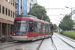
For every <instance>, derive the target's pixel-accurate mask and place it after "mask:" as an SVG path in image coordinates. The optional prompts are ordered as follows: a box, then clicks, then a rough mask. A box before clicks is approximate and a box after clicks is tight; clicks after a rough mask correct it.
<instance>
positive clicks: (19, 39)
mask: <svg viewBox="0 0 75 50" xmlns="http://www.w3.org/2000/svg"><path fill="white" fill-rule="evenodd" d="M27 38H28V36H12V39H13V40H16V41H26V40H27Z"/></svg>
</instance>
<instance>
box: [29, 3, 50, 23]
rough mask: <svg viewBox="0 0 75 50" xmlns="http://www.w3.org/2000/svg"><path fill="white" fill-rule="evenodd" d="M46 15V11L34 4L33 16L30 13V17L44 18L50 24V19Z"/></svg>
mask: <svg viewBox="0 0 75 50" xmlns="http://www.w3.org/2000/svg"><path fill="white" fill-rule="evenodd" d="M46 13H47V11H46V9H45V8H44V7H42V6H40V5H38V4H34V6H33V7H32V8H31V14H30V11H29V12H28V14H29V15H33V16H36V17H37V18H38V19H42V18H43V19H42V20H44V21H48V22H50V19H49V17H48V16H47V15H46Z"/></svg>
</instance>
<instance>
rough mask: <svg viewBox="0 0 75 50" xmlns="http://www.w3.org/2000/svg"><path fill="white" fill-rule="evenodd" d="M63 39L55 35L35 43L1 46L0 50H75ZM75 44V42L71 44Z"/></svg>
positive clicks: (16, 43)
mask: <svg viewBox="0 0 75 50" xmlns="http://www.w3.org/2000/svg"><path fill="white" fill-rule="evenodd" d="M61 37H64V36H62V35H59V34H57V33H54V35H53V36H52V38H47V39H44V40H38V41H34V42H12V43H9V42H7V43H5V44H3V45H0V50H75V48H74V47H73V46H72V45H70V44H68V43H66V42H65V41H64V40H65V39H64V38H61ZM62 39H63V40H62ZM66 39H67V38H66ZM68 40H69V39H68ZM71 41H72V40H71ZM73 42H74V41H72V42H71V43H73ZM73 45H74V43H73Z"/></svg>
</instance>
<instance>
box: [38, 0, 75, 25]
mask: <svg viewBox="0 0 75 50" xmlns="http://www.w3.org/2000/svg"><path fill="white" fill-rule="evenodd" d="M37 2H38V4H39V5H41V6H43V7H45V8H46V11H47V15H48V16H49V18H50V20H51V22H52V23H53V24H56V25H57V26H58V25H59V23H60V21H61V20H62V19H63V17H64V16H65V15H66V14H69V13H70V12H71V9H70V8H73V10H74V9H75V0H37ZM65 6H67V7H69V8H66V7H65ZM56 8H57V9H56Z"/></svg>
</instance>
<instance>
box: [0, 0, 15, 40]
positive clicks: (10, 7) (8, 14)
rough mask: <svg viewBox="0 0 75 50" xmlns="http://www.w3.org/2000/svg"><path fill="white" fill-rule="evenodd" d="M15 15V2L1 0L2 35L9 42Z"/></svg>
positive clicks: (0, 20) (0, 29)
mask: <svg viewBox="0 0 75 50" xmlns="http://www.w3.org/2000/svg"><path fill="white" fill-rule="evenodd" d="M14 13H15V0H0V35H3V36H4V37H5V40H7V41H8V40H10V39H9V37H10V35H11V33H12V31H13V24H14V18H15V15H14Z"/></svg>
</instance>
